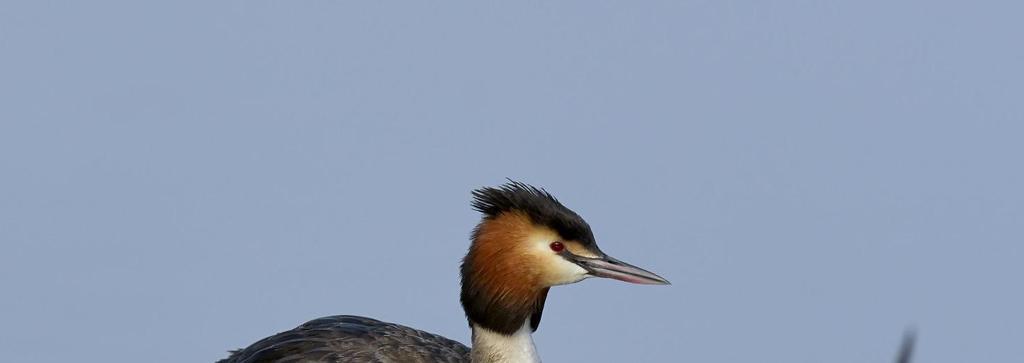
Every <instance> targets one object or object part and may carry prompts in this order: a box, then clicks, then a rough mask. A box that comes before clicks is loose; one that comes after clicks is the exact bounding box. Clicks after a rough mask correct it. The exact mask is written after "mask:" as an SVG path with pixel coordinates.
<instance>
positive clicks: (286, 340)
mask: <svg viewBox="0 0 1024 363" xmlns="http://www.w3.org/2000/svg"><path fill="white" fill-rule="evenodd" d="M300 362H303V363H392V362H395V363H397V362H403V363H404V362H409V363H421V362H422V363H428V362H431V363H432V362H441V363H468V362H469V348H468V347H466V346H465V345H462V343H459V342H456V341H454V340H451V339H448V338H445V337H442V336H440V335H435V334H431V333H427V332H425V331H422V330H416V329H413V328H409V327H407V326H403V325H398V324H392V323H386V322H382V321H379V320H375V319H370V318H364V317H361V316H351V315H336V316H328V317H324V318H320V319H316V320H313V321H310V322H308V323H305V324H302V325H300V326H299V327H297V328H295V329H292V330H289V331H285V332H281V333H278V334H276V335H273V336H270V337H267V338H265V339H263V340H260V341H258V342H256V343H253V345H250V346H249V347H247V348H245V349H240V350H237V351H234V352H232V354H231V356H230V357H228V358H226V359H222V360H220V361H218V362H217V363H300Z"/></svg>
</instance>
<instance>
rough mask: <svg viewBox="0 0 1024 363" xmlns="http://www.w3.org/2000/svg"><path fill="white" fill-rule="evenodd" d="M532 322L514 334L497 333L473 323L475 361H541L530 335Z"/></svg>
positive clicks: (489, 362)
mask: <svg viewBox="0 0 1024 363" xmlns="http://www.w3.org/2000/svg"><path fill="white" fill-rule="evenodd" d="M531 333H532V331H530V322H529V321H526V322H524V323H523V327H522V328H519V330H517V331H516V332H515V333H512V335H505V334H501V333H497V332H494V331H491V330H488V329H487V328H484V327H481V326H479V325H476V324H473V348H472V353H471V357H472V358H471V360H472V362H473V363H540V357H539V356H537V348H536V347H535V346H534V345H533V337H531V336H530V334H531Z"/></svg>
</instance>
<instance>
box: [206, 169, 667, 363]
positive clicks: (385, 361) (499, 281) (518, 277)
mask: <svg viewBox="0 0 1024 363" xmlns="http://www.w3.org/2000/svg"><path fill="white" fill-rule="evenodd" d="M471 206H472V208H473V209H475V210H476V211H478V212H480V213H481V219H480V221H479V223H478V224H477V225H476V227H475V228H473V230H472V233H471V237H470V240H471V241H470V246H469V250H468V252H467V253H466V256H465V257H464V258H463V259H462V264H461V267H460V273H461V292H460V298H459V300H460V302H461V303H462V308H463V310H464V311H465V315H466V319H467V321H468V323H469V327H470V329H471V330H472V338H471V339H472V345H471V347H467V346H466V345H463V344H462V343H459V342H457V341H455V340H451V339H448V338H445V337H442V336H440V335H436V334H432V333H429V332H426V331H422V330H418V329H413V328H410V327H407V326H404V325H400V324H395V323H389V322H383V321H379V320H376V319H371V318H366V317H361V316H354V315H336V316H328V317H323V318H318V319H315V320H312V321H309V322H307V323H305V324H302V325H300V326H298V327H296V328H294V329H291V330H288V331H284V332H281V333H278V334H275V335H272V336H270V337H267V338H264V339H262V340H259V341H257V342H255V343H253V344H252V345H250V346H248V347H246V348H243V349H238V350H234V351H231V352H230V356H229V357H228V358H226V359H222V360H219V361H218V362H217V363H256V362H260V363H293V362H294V363H298V362H305V363H342V362H346V363H347V362H351V363H392V362H402V363H405V362H409V363H420V362H423V363H425V362H445V363H520V362H540V357H539V356H538V354H537V349H536V347H535V345H534V342H533V338H532V335H531V334H532V333H533V332H535V331H536V330H537V328H538V327H539V326H540V322H541V315H542V313H543V312H544V303H545V301H546V299H547V296H548V290H549V289H550V288H551V287H554V286H558V285H565V284H571V283H576V282H579V281H581V280H584V279H586V278H588V277H604V278H611V279H616V280H621V281H625V282H630V283H636V284H649V285H669V284H670V282H669V281H668V280H666V279H664V278H662V277H661V276H658V275H657V274H655V273H653V272H650V271H647V270H645V269H642V268H640V267H637V266H634V265H631V264H628V263H625V262H623V261H620V260H617V259H615V258H613V257H611V256H609V255H607V254H605V253H604V252H602V251H601V249H600V248H598V246H597V243H596V241H595V238H594V234H593V232H592V230H591V228H590V225H589V224H587V222H586V221H585V220H584V219H583V218H582V217H580V215H579V214H577V213H576V212H574V211H572V210H570V209H569V208H567V207H565V206H564V205H563V204H562V203H561V202H559V201H558V199H556V198H555V197H554V196H552V195H551V194H550V193H548V192H547V191H546V190H544V189H542V188H538V187H534V186H532V185H529V184H525V183H523V182H519V181H513V180H511V179H510V180H508V182H507V183H505V184H502V185H499V186H495V187H482V188H479V189H476V190H474V191H472V202H471Z"/></svg>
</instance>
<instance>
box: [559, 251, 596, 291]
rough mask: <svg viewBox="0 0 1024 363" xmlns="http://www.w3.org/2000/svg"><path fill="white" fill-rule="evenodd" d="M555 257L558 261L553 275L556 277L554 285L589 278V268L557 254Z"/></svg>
mask: <svg viewBox="0 0 1024 363" xmlns="http://www.w3.org/2000/svg"><path fill="white" fill-rule="evenodd" d="M555 257H556V258H557V259H558V262H557V264H556V265H555V266H556V268H555V270H554V271H553V272H554V275H555V276H552V277H554V281H552V282H551V283H552V284H553V285H564V284H571V283H573V282H577V281H580V280H583V279H585V278H587V276H588V275H587V270H584V269H583V268H582V267H579V266H577V265H576V264H575V263H572V262H569V261H566V260H565V259H564V258H562V257H561V256H557V255H556V256H555Z"/></svg>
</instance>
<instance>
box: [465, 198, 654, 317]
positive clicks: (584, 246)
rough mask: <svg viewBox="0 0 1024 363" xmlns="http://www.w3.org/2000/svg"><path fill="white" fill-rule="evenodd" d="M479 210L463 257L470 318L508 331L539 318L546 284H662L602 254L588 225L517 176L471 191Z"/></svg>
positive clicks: (638, 269) (467, 309)
mask: <svg viewBox="0 0 1024 363" xmlns="http://www.w3.org/2000/svg"><path fill="white" fill-rule="evenodd" d="M473 197H474V199H473V208H474V209H476V210H477V211H479V212H481V213H482V214H483V218H482V219H481V221H480V223H479V224H478V225H477V226H476V228H475V229H474V230H473V237H472V238H473V243H472V244H471V245H470V248H469V253H467V254H466V257H465V259H464V260H463V262H462V296H461V300H462V306H463V308H464V309H465V311H466V316H467V317H468V318H469V320H470V323H471V324H474V323H475V324H479V325H481V326H483V327H485V328H487V329H490V330H492V331H496V332H499V333H504V334H511V333H513V332H515V331H516V330H518V329H520V328H522V326H523V324H524V322H525V321H526V319H530V325H531V328H532V329H533V330H536V329H537V326H538V325H539V324H540V315H541V312H542V310H543V308H544V300H545V298H546V297H547V292H548V288H550V287H551V286H555V285H564V284H571V283H574V282H578V281H580V280H583V279H585V278H587V277H592V276H594V277H607V278H612V279H617V280H622V281H626V282H632V283H637V284H658V285H661V284H668V283H669V282H668V280H665V279H663V278H661V277H660V276H658V275H655V274H654V273H652V272H649V271H647V270H644V269H641V268H639V267H636V266H633V265H630V264H628V263H625V262H622V261H619V260H617V259H615V258H612V257H611V256H608V255H607V254H605V253H604V252H602V251H601V249H600V248H598V247H597V243H596V242H595V240H594V234H593V232H591V230H590V225H588V224H587V222H586V221H584V220H583V218H582V217H580V216H579V215H578V214H576V213H575V212H573V211H572V210H570V209H569V208H566V207H565V206H564V205H562V203H560V202H559V201H558V200H557V199H555V198H554V197H553V196H551V194H549V193H548V192H547V191H545V190H543V189H540V188H536V187H533V186H530V185H526V184H523V183H520V182H509V183H507V184H505V185H502V186H499V187H488V188H481V189H478V190H475V191H473Z"/></svg>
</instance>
